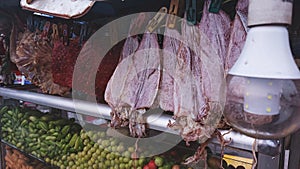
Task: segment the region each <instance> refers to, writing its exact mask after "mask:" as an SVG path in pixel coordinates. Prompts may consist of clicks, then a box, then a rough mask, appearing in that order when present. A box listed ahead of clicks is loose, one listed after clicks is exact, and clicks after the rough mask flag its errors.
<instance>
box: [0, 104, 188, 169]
mask: <svg viewBox="0 0 300 169" xmlns="http://www.w3.org/2000/svg"><path fill="white" fill-rule="evenodd" d="M0 114H1V117H2V118H1V124H2V125H1V129H2V138H3V140H4V141H6V142H8V143H10V144H12V145H14V146H16V147H17V148H18V149H20V150H22V151H25V152H27V153H29V154H31V155H33V156H36V157H38V158H40V159H42V160H44V161H45V162H46V163H48V164H51V165H53V166H58V167H59V168H61V169H64V168H70V169H72V168H119V169H131V168H137V169H172V167H174V168H175V167H180V168H187V166H180V162H181V161H182V160H183V158H182V157H181V156H179V155H177V154H176V153H174V151H173V152H167V153H164V154H162V155H155V156H153V157H146V155H147V154H149V152H144V151H143V150H141V149H136V148H135V145H128V144H127V143H124V142H122V141H121V140H120V139H118V138H115V137H112V136H108V135H107V134H106V132H105V130H103V131H102V130H101V131H87V132H86V131H84V130H83V129H82V128H81V126H80V125H78V124H77V123H75V122H74V120H73V119H70V120H67V119H62V118H59V117H57V116H55V115H53V114H50V113H48V114H45V113H41V112H39V111H37V110H31V109H24V108H18V107H16V108H9V107H7V106H5V107H3V108H2V109H1V110H0ZM149 149H150V148H149ZM150 150H151V149H150ZM137 153H138V154H139V155H138V157H139V158H137ZM150 153H151V152H150ZM175 169H176V168H175Z"/></svg>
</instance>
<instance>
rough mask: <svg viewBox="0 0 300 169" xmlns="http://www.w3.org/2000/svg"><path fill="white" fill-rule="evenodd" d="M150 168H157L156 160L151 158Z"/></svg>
mask: <svg viewBox="0 0 300 169" xmlns="http://www.w3.org/2000/svg"><path fill="white" fill-rule="evenodd" d="M148 166H149V169H157V166H156V165H155V162H154V160H150V161H149V163H148Z"/></svg>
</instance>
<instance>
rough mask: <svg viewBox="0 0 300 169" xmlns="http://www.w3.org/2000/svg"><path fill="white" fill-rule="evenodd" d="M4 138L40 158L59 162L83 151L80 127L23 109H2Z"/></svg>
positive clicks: (70, 121)
mask: <svg viewBox="0 0 300 169" xmlns="http://www.w3.org/2000/svg"><path fill="white" fill-rule="evenodd" d="M1 116H2V118H1V124H3V125H2V127H1V129H2V138H3V140H5V141H7V142H8V143H11V144H13V145H15V146H16V147H17V148H19V149H21V150H23V151H25V152H27V153H30V154H32V155H34V156H36V157H38V158H42V159H45V158H51V159H60V158H61V157H62V156H63V155H67V154H68V153H70V152H78V151H80V150H82V149H83V141H82V140H81V138H79V137H77V136H78V135H79V133H80V130H81V126H80V125H78V124H77V123H74V121H73V120H72V119H71V120H66V119H61V118H59V117H55V116H53V115H51V114H44V113H41V112H39V111H36V110H28V109H21V108H17V107H16V108H12V109H10V108H8V107H6V106H5V107H3V108H2V109H1Z"/></svg>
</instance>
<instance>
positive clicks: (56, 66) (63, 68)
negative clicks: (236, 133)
mask: <svg viewBox="0 0 300 169" xmlns="http://www.w3.org/2000/svg"><path fill="white" fill-rule="evenodd" d="M80 50H81V47H80V45H79V37H78V38H75V39H72V40H70V42H69V44H68V45H64V43H63V42H62V41H59V40H58V41H54V44H53V50H52V72H53V80H54V82H55V83H57V84H60V85H62V86H66V87H70V88H72V77H73V70H74V65H75V63H76V59H77V57H78V55H79V53H80Z"/></svg>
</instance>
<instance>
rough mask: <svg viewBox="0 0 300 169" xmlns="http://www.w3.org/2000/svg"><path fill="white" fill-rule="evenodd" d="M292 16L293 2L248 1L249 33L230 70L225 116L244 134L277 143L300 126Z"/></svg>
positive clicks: (299, 89) (297, 73) (299, 95)
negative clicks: (289, 28)
mask: <svg viewBox="0 0 300 169" xmlns="http://www.w3.org/2000/svg"><path fill="white" fill-rule="evenodd" d="M278 13H280V14H281V15H280V16H278ZM291 13H292V2H290V1H282V0H250V2H249V14H248V26H249V28H250V29H249V31H248V34H247V38H246V42H245V45H244V48H243V51H242V53H241V55H240V57H239V59H238V60H237V61H236V63H235V64H234V66H233V67H232V68H231V70H230V71H229V78H228V79H229V80H230V82H229V85H228V92H229V93H228V98H227V106H226V108H225V112H224V116H225V118H226V120H227V122H228V123H229V124H230V125H231V126H233V127H234V128H235V129H236V130H238V131H240V132H242V133H244V134H246V135H249V136H252V137H256V138H265V139H277V138H281V137H285V136H287V135H289V134H291V133H292V132H295V131H296V130H298V129H299V128H300V94H299V92H300V84H299V79H300V71H299V68H298V67H297V65H296V63H295V61H294V59H293V56H292V53H291V50H290V45H289V37H288V31H287V28H286V26H287V24H290V22H291Z"/></svg>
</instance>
